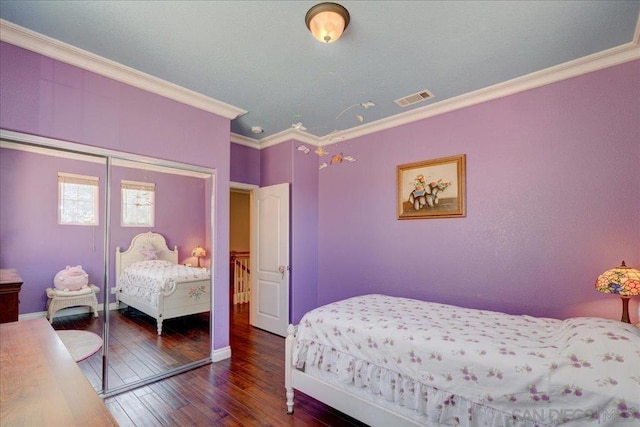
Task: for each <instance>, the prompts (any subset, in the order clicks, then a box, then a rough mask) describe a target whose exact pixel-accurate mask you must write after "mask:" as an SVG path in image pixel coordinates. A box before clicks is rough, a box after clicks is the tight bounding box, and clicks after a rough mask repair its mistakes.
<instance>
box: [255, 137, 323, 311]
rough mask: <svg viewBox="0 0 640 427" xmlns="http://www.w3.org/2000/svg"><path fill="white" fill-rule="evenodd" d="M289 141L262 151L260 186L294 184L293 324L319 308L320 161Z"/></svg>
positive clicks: (292, 248) (291, 224)
mask: <svg viewBox="0 0 640 427" xmlns="http://www.w3.org/2000/svg"><path fill="white" fill-rule="evenodd" d="M298 145H299V143H298V142H296V141H293V140H292V141H288V142H284V143H282V144H278V145H275V146H273V147H269V148H266V149H263V150H261V168H260V174H261V180H260V186H262V187H265V186H269V185H275V184H281V183H285V182H288V183H291V194H290V196H291V199H290V209H291V223H290V227H291V228H290V250H291V254H290V255H291V259H290V263H291V282H290V295H289V299H290V306H289V321H290V322H294V323H297V322H298V321H299V320H300V318H301V317H302V315H303V314H304V313H306V312H307V311H309V310H310V309H312V308H315V307H316V306H317V283H318V234H317V230H318V158H317V157H316V156H315V155H314V154H311V155H304V154H301V153H300V152H299V151H297V150H296V149H297V147H298Z"/></svg>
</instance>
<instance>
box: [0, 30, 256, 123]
mask: <svg viewBox="0 0 640 427" xmlns="http://www.w3.org/2000/svg"><path fill="white" fill-rule="evenodd" d="M0 40H2V41H3V42H7V43H10V44H12V45H15V46H18V47H21V48H23V49H27V50H30V51H32V52H35V53H39V54H41V55H44V56H47V57H49V58H52V59H55V60H57V61H61V62H64V63H67V64H70V65H74V66H76V67H79V68H82V69H84V70H87V71H91V72H94V73H96V74H100V75H101V76H105V77H108V78H110V79H113V80H117V81H119V82H122V83H125V84H128V85H130V86H134V87H137V88H138V89H142V90H145V91H147V92H151V93H155V94H156V95H160V96H163V97H165V98H169V99H173V100H174V101H178V102H181V103H183V104H186V105H190V106H192V107H195V108H198V109H200V110H204V111H208V112H210V113H213V114H217V115H219V116H222V117H225V118H227V119H230V120H233V119H235V118H236V117H238V116H241V115H243V114H246V112H247V111H246V110H243V109H241V108H238V107H234V106H233V105H230V104H226V103H224V102H222V101H218V100H217V99H213V98H210V97H208V96H205V95H202V94H200V93H198V92H195V91H192V90H190V89H186V88H184V87H182V86H178V85H176V84H173V83H169V82H167V81H166V80H162V79H159V78H158V77H155V76H152V75H150V74H147V73H143V72H141V71H138V70H135V69H133V68H131V67H127V66H125V65H122V64H119V63H117V62H115V61H111V60H109V59H106V58H103V57H101V56H98V55H95V54H93V53H91V52H87V51H86V50H82V49H79V48H77V47H75V46H71V45H69V44H66V43H63V42H61V41H59V40H55V39H52V38H51V37H47V36H45V35H42V34H40V33H36V32H35V31H31V30H28V29H26V28H24V27H21V26H19V25H16V24H14V23H11V22H8V21H5V20H4V19H0Z"/></svg>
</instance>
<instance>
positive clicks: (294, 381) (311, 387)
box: [284, 325, 423, 427]
mask: <svg viewBox="0 0 640 427" xmlns="http://www.w3.org/2000/svg"><path fill="white" fill-rule="evenodd" d="M296 333H297V327H296V326H294V325H289V328H288V329H287V338H286V340H285V365H284V384H285V390H286V395H287V413H288V414H293V397H294V389H295V390H298V391H301V392H302V393H304V394H306V395H309V396H311V397H313V398H314V399H316V400H319V401H320V402H322V403H324V404H326V405H329V406H331V407H332V408H335V409H337V410H338V411H340V412H343V413H345V414H347V415H349V416H350V417H353V418H355V419H357V420H359V421H362V422H363V423H365V424H368V425H370V426H394V427H402V426H416V425H423V424H419V423H418V422H416V421H414V420H412V419H410V418H407V417H405V416H404V415H402V414H398V413H396V412H393V411H392V410H390V409H387V408H385V407H383V406H380V405H378V404H377V403H375V402H372V401H369V400H366V399H364V398H362V397H360V396H357V395H355V394H352V393H350V392H349V391H347V390H344V389H342V388H339V387H336V386H334V385H332V384H329V383H327V382H325V381H323V380H321V379H319V378H316V377H314V376H311V375H309V374H307V373H305V372H304V371H302V370H299V369H296V368H295V367H294V366H293V349H294V347H295V343H296Z"/></svg>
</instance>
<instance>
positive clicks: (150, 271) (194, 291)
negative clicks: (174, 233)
mask: <svg viewBox="0 0 640 427" xmlns="http://www.w3.org/2000/svg"><path fill="white" fill-rule="evenodd" d="M116 280H117V287H116V306H117V307H118V306H119V304H120V302H123V303H125V304H127V305H128V306H129V307H133V308H135V309H137V310H139V311H141V312H143V313H145V314H147V315H149V316H151V317H153V318H154V319H155V320H156V323H157V330H158V335H161V334H162V324H163V321H165V320H169V319H173V318H177V317H183V316H188V315H191V314H198V313H206V312H209V311H210V310H211V277H210V273H209V270H207V269H203V268H196V267H189V266H186V265H181V264H179V263H178V247H177V246H176V247H174V249H173V250H171V249H169V247H168V246H167V243H166V240H165V238H164V237H163V236H162V235H161V234H158V233H152V232H147V233H141V234H138V235H136V236H135V237H134V238H133V239H132V240H131V245H130V246H129V248H128V249H127V250H126V251H124V252H121V251H120V247H118V248H116Z"/></svg>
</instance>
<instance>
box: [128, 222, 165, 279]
mask: <svg viewBox="0 0 640 427" xmlns="http://www.w3.org/2000/svg"><path fill="white" fill-rule="evenodd" d="M152 246H153V247H154V248H156V249H157V256H158V259H161V260H165V261H170V262H172V263H174V264H177V263H178V247H177V246H174V248H173V250H171V249H169V248H168V247H167V241H166V240H165V238H164V236H163V235H162V234H158V233H153V232H151V231H149V232H147V233H140V234H138V235H136V236H134V237H133V239H131V244H130V245H129V249H127V250H126V251H124V252H121V251H120V246H118V247H117V248H116V280H117V279H118V277H120V272H122V271H124V269H125V268H127V267H128V266H130V265H131V264H133V263H135V262H139V261H144V260H145V257H144V255H143V254H142V251H143V250H144V249H148V248H150V247H152Z"/></svg>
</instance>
